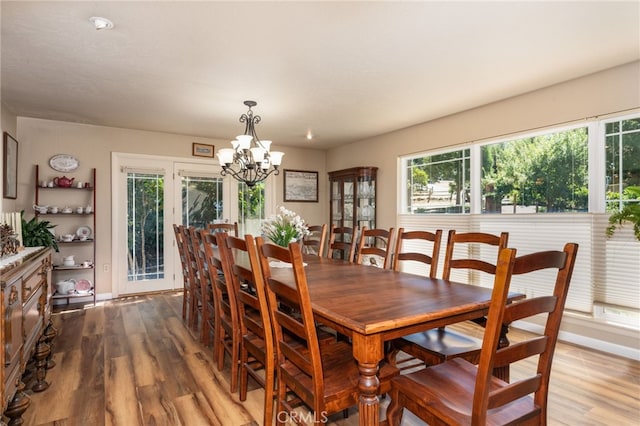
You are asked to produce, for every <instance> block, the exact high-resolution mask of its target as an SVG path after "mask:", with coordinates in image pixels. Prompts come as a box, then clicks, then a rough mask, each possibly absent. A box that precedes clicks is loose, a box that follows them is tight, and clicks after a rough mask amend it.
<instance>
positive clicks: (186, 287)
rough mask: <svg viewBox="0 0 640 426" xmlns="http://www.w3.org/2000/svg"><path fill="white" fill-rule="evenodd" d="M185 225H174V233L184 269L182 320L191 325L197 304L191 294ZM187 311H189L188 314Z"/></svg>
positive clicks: (182, 270)
mask: <svg viewBox="0 0 640 426" xmlns="http://www.w3.org/2000/svg"><path fill="white" fill-rule="evenodd" d="M183 227H184V226H183V225H177V224H175V223H174V224H173V232H174V234H175V237H176V247H177V249H178V255H179V256H180V266H181V267H182V269H181V272H182V286H183V296H182V319H183V320H186V321H187V322H188V323H191V322H192V320H193V319H194V318H195V314H194V309H195V303H194V300H193V298H194V297H195V295H193V294H192V292H191V280H190V277H189V263H188V260H187V253H186V247H185V243H184V234H183V233H184V231H183V229H182V228H183ZM187 309H188V310H189V311H188V313H187Z"/></svg>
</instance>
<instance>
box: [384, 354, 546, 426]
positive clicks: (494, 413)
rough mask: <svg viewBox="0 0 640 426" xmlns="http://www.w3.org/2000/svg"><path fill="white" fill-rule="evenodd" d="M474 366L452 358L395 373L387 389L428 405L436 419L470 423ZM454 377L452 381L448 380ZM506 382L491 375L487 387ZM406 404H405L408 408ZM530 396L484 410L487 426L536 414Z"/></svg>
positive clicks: (474, 380)
mask: <svg viewBox="0 0 640 426" xmlns="http://www.w3.org/2000/svg"><path fill="white" fill-rule="evenodd" d="M477 371H478V369H477V367H476V366H475V365H473V364H471V363H470V362H468V361H466V360H464V359H461V358H456V359H453V360H451V361H448V362H446V363H444V364H439V365H434V366H432V367H428V368H424V369H422V370H419V371H416V372H413V373H410V374H406V375H402V376H398V377H395V378H393V379H392V380H391V388H392V389H395V388H399V389H401V392H402V394H404V395H405V396H406V398H407V400H408V401H411V404H417V405H419V406H423V407H429V411H430V412H432V413H435V415H436V417H437V418H438V419H446V423H447V424H450V425H456V424H461V425H462V424H465V425H468V424H471V423H470V422H471V407H472V406H473V392H474V388H475V384H476V373H477ZM451 377H455V378H456V379H455V381H452V380H451ZM507 385H508V383H506V382H504V381H502V380H500V379H498V378H496V377H492V378H491V382H490V389H491V390H495V389H498V388H502V387H505V386H507ZM409 406H410V404H407V407H409ZM539 411H540V408H539V407H535V406H534V401H533V398H531V397H529V396H526V397H523V398H520V399H517V400H515V401H513V402H511V403H509V404H506V405H503V406H502V407H499V408H496V409H492V410H488V411H487V423H486V424H487V425H504V424H511V422H516V421H517V422H518V424H521V422H522V421H524V420H525V419H526V418H529V417H531V416H534V415H535V414H536V413H539Z"/></svg>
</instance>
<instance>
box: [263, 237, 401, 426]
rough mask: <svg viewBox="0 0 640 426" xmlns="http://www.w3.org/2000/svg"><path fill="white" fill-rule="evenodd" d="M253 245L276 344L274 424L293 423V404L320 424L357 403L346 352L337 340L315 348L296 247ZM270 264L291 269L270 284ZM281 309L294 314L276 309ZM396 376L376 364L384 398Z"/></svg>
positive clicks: (355, 375)
mask: <svg viewBox="0 0 640 426" xmlns="http://www.w3.org/2000/svg"><path fill="white" fill-rule="evenodd" d="M256 243H257V246H258V256H259V258H260V263H261V267H262V271H263V275H264V279H265V284H266V285H265V288H266V292H267V297H268V299H269V303H268V305H269V311H270V313H271V321H272V324H273V331H274V336H275V341H276V354H277V374H278V391H277V407H276V412H277V413H278V415H277V416H276V423H277V424H278V425H280V424H284V422H285V421H286V420H288V419H286V418H285V417H289V419H291V420H294V421H295V420H296V415H295V414H293V410H294V408H295V407H296V406H298V405H299V401H301V402H302V403H304V404H305V405H306V406H307V407H309V409H310V411H311V412H312V413H313V416H314V423H320V422H322V423H324V422H326V420H327V419H326V416H327V415H331V414H333V413H337V412H340V411H342V410H344V409H346V408H348V407H351V406H353V405H355V404H357V403H358V382H359V378H360V372H359V369H358V364H357V362H356V360H355V359H354V358H353V355H352V351H353V350H352V347H351V345H349V344H348V343H346V342H343V341H339V340H333V341H331V342H325V343H324V344H319V342H318V335H317V330H316V324H315V322H314V316H313V311H312V308H311V296H310V294H309V287H308V283H307V278H306V274H305V271H304V264H303V262H302V251H301V249H300V245H299V244H298V243H291V244H289V248H284V247H280V246H277V245H274V244H268V243H264V241H263V239H262V238H261V237H258V238H256ZM270 260H276V261H279V262H285V263H288V264H290V265H291V267H290V268H283V269H281V270H280V271H279V272H278V276H279V277H281V278H275V277H274V275H273V274H272V269H271V266H270ZM280 272H283V273H284V274H285V275H286V277H282V275H281V274H280ZM287 281H288V283H287ZM292 285H294V286H295V287H292ZM281 305H284V306H292V307H295V309H294V310H291V309H279V307H280V306H281ZM287 335H289V336H295V337H296V339H295V341H294V342H292V341H291V339H290V338H286V336H287ZM397 374H398V370H397V369H396V368H393V367H391V366H390V365H388V364H386V363H382V364H381V366H380V369H379V371H378V377H379V380H380V392H381V393H386V392H387V390H388V389H389V381H390V379H391V378H392V377H394V376H396V375H397ZM283 413H288V414H289V416H283Z"/></svg>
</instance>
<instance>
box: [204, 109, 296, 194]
mask: <svg viewBox="0 0 640 426" xmlns="http://www.w3.org/2000/svg"><path fill="white" fill-rule="evenodd" d="M244 104H245V105H246V106H248V107H249V111H247V112H246V113H245V114H242V115H241V116H240V122H241V123H245V128H244V135H240V136H237V137H236V139H235V140H233V141H231V146H232V147H233V148H222V149H219V150H218V153H217V154H216V156H217V157H218V161H219V162H220V165H221V166H222V173H221V174H222V176H227V175H230V176H232V177H233V178H235V179H236V180H238V181H239V182H244V183H246V184H247V186H248V187H250V188H252V187H253V186H255V184H256V183H258V182H262V181H263V180H265V179H266V178H267V177H268V176H269V175H270V174H271V173H273V174H276V175H277V174H280V170H279V167H280V164H281V163H282V156H283V155H284V152H280V151H270V148H271V141H261V140H260V139H258V135H256V129H255V125H256V124H258V123H260V120H261V118H260V116H259V115H253V111H251V107H254V106H256V105H257V102H255V101H244ZM252 142H253V146H252Z"/></svg>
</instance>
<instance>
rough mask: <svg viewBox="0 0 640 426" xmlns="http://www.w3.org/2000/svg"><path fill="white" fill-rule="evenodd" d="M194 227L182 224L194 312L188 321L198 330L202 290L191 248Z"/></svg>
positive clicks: (200, 316) (194, 256)
mask: <svg viewBox="0 0 640 426" xmlns="http://www.w3.org/2000/svg"><path fill="white" fill-rule="evenodd" d="M195 232H196V231H195V228H194V227H193V226H183V227H182V236H183V240H184V247H185V253H186V257H187V266H188V269H189V280H190V281H191V285H190V288H191V292H192V298H193V301H194V303H193V305H194V308H193V310H192V312H193V313H194V315H193V318H192V319H191V321H190V322H189V326H190V327H191V329H192V330H196V331H197V330H198V329H199V327H200V325H201V324H200V322H201V319H202V315H201V314H202V291H201V289H200V274H199V270H198V261H197V260H196V252H195V251H194V249H193V247H194V246H193V244H194V241H193V240H194V239H195Z"/></svg>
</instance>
